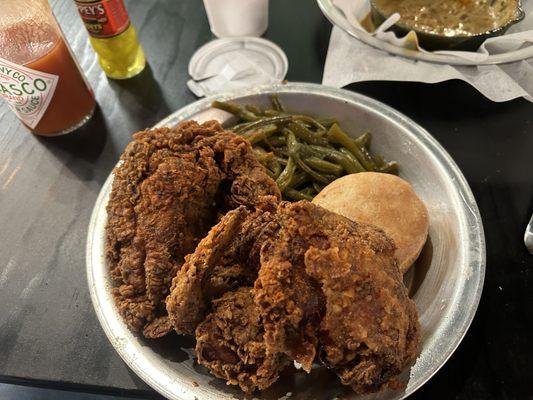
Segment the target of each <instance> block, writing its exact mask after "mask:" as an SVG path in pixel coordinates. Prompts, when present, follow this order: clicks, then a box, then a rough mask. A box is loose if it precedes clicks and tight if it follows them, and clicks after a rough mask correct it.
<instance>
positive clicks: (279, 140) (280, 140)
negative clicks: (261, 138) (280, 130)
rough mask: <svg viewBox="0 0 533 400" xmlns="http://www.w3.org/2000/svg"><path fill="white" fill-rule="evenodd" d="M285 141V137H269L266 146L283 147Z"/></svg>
mask: <svg viewBox="0 0 533 400" xmlns="http://www.w3.org/2000/svg"><path fill="white" fill-rule="evenodd" d="M286 143H287V139H286V138H285V136H271V137H269V138H268V144H269V145H271V146H273V147H280V146H285V144H286Z"/></svg>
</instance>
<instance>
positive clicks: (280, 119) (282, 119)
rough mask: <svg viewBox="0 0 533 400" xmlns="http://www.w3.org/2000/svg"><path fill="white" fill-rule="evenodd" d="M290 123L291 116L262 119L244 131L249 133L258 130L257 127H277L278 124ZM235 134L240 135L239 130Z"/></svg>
mask: <svg viewBox="0 0 533 400" xmlns="http://www.w3.org/2000/svg"><path fill="white" fill-rule="evenodd" d="M291 121H292V117H291V116H283V117H272V118H262V119H260V120H257V121H254V122H252V123H251V124H250V125H248V126H247V127H246V129H245V131H249V130H251V129H256V128H259V127H261V126H265V125H271V124H274V125H278V124H284V123H288V122H291ZM237 132H239V133H240V132H241V130H239V131H237Z"/></svg>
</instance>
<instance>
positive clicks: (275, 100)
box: [272, 94, 285, 112]
mask: <svg viewBox="0 0 533 400" xmlns="http://www.w3.org/2000/svg"><path fill="white" fill-rule="evenodd" d="M272 107H274V110H276V111H281V112H284V111H285V109H284V108H283V106H282V105H281V102H280V101H279V97H278V95H277V94H273V95H272Z"/></svg>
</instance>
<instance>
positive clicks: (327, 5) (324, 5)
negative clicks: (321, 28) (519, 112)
mask: <svg viewBox="0 0 533 400" xmlns="http://www.w3.org/2000/svg"><path fill="white" fill-rule="evenodd" d="M316 1H317V3H318V6H319V7H320V10H322V13H323V14H324V15H325V16H326V18H327V19H328V20H329V21H330V22H331V23H332V24H333V25H335V26H338V27H339V28H340V29H342V30H343V31H344V32H346V33H347V34H349V35H350V36H352V37H354V38H355V39H357V40H360V41H362V42H363V43H366V44H368V45H369V46H372V47H375V48H376V49H380V50H384V51H387V52H389V53H391V54H395V55H398V56H402V57H407V58H412V59H415V60H420V61H427V62H433V63H439V64H449V65H497V64H505V63H511V62H515V61H521V60H526V59H528V58H531V57H533V45H527V46H523V47H520V48H518V49H516V50H511V51H507V52H504V53H497V54H491V55H489V56H488V57H487V58H486V59H485V60H483V61H477V60H467V59H464V58H460V57H456V56H453V55H450V54H438V53H433V52H421V51H418V50H413V49H407V48H404V47H400V46H396V45H394V44H392V43H388V42H385V41H383V40H381V39H378V38H376V37H375V36H373V35H372V34H371V33H369V32H367V31H365V30H361V29H358V28H356V27H354V26H353V25H352V24H351V23H350V21H349V20H348V18H346V15H344V13H343V12H342V11H341V10H340V9H339V8H337V7H336V6H335V4H334V0H316Z"/></svg>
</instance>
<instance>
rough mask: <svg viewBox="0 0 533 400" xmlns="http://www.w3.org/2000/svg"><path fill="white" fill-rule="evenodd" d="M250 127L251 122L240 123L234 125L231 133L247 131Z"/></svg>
mask: <svg viewBox="0 0 533 400" xmlns="http://www.w3.org/2000/svg"><path fill="white" fill-rule="evenodd" d="M248 125H250V122H243V123H240V124H237V125H233V126H232V127H231V128H230V131H232V132H234V133H237V132H238V131H239V130H241V129H245V128H246V127H247V126H248Z"/></svg>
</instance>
